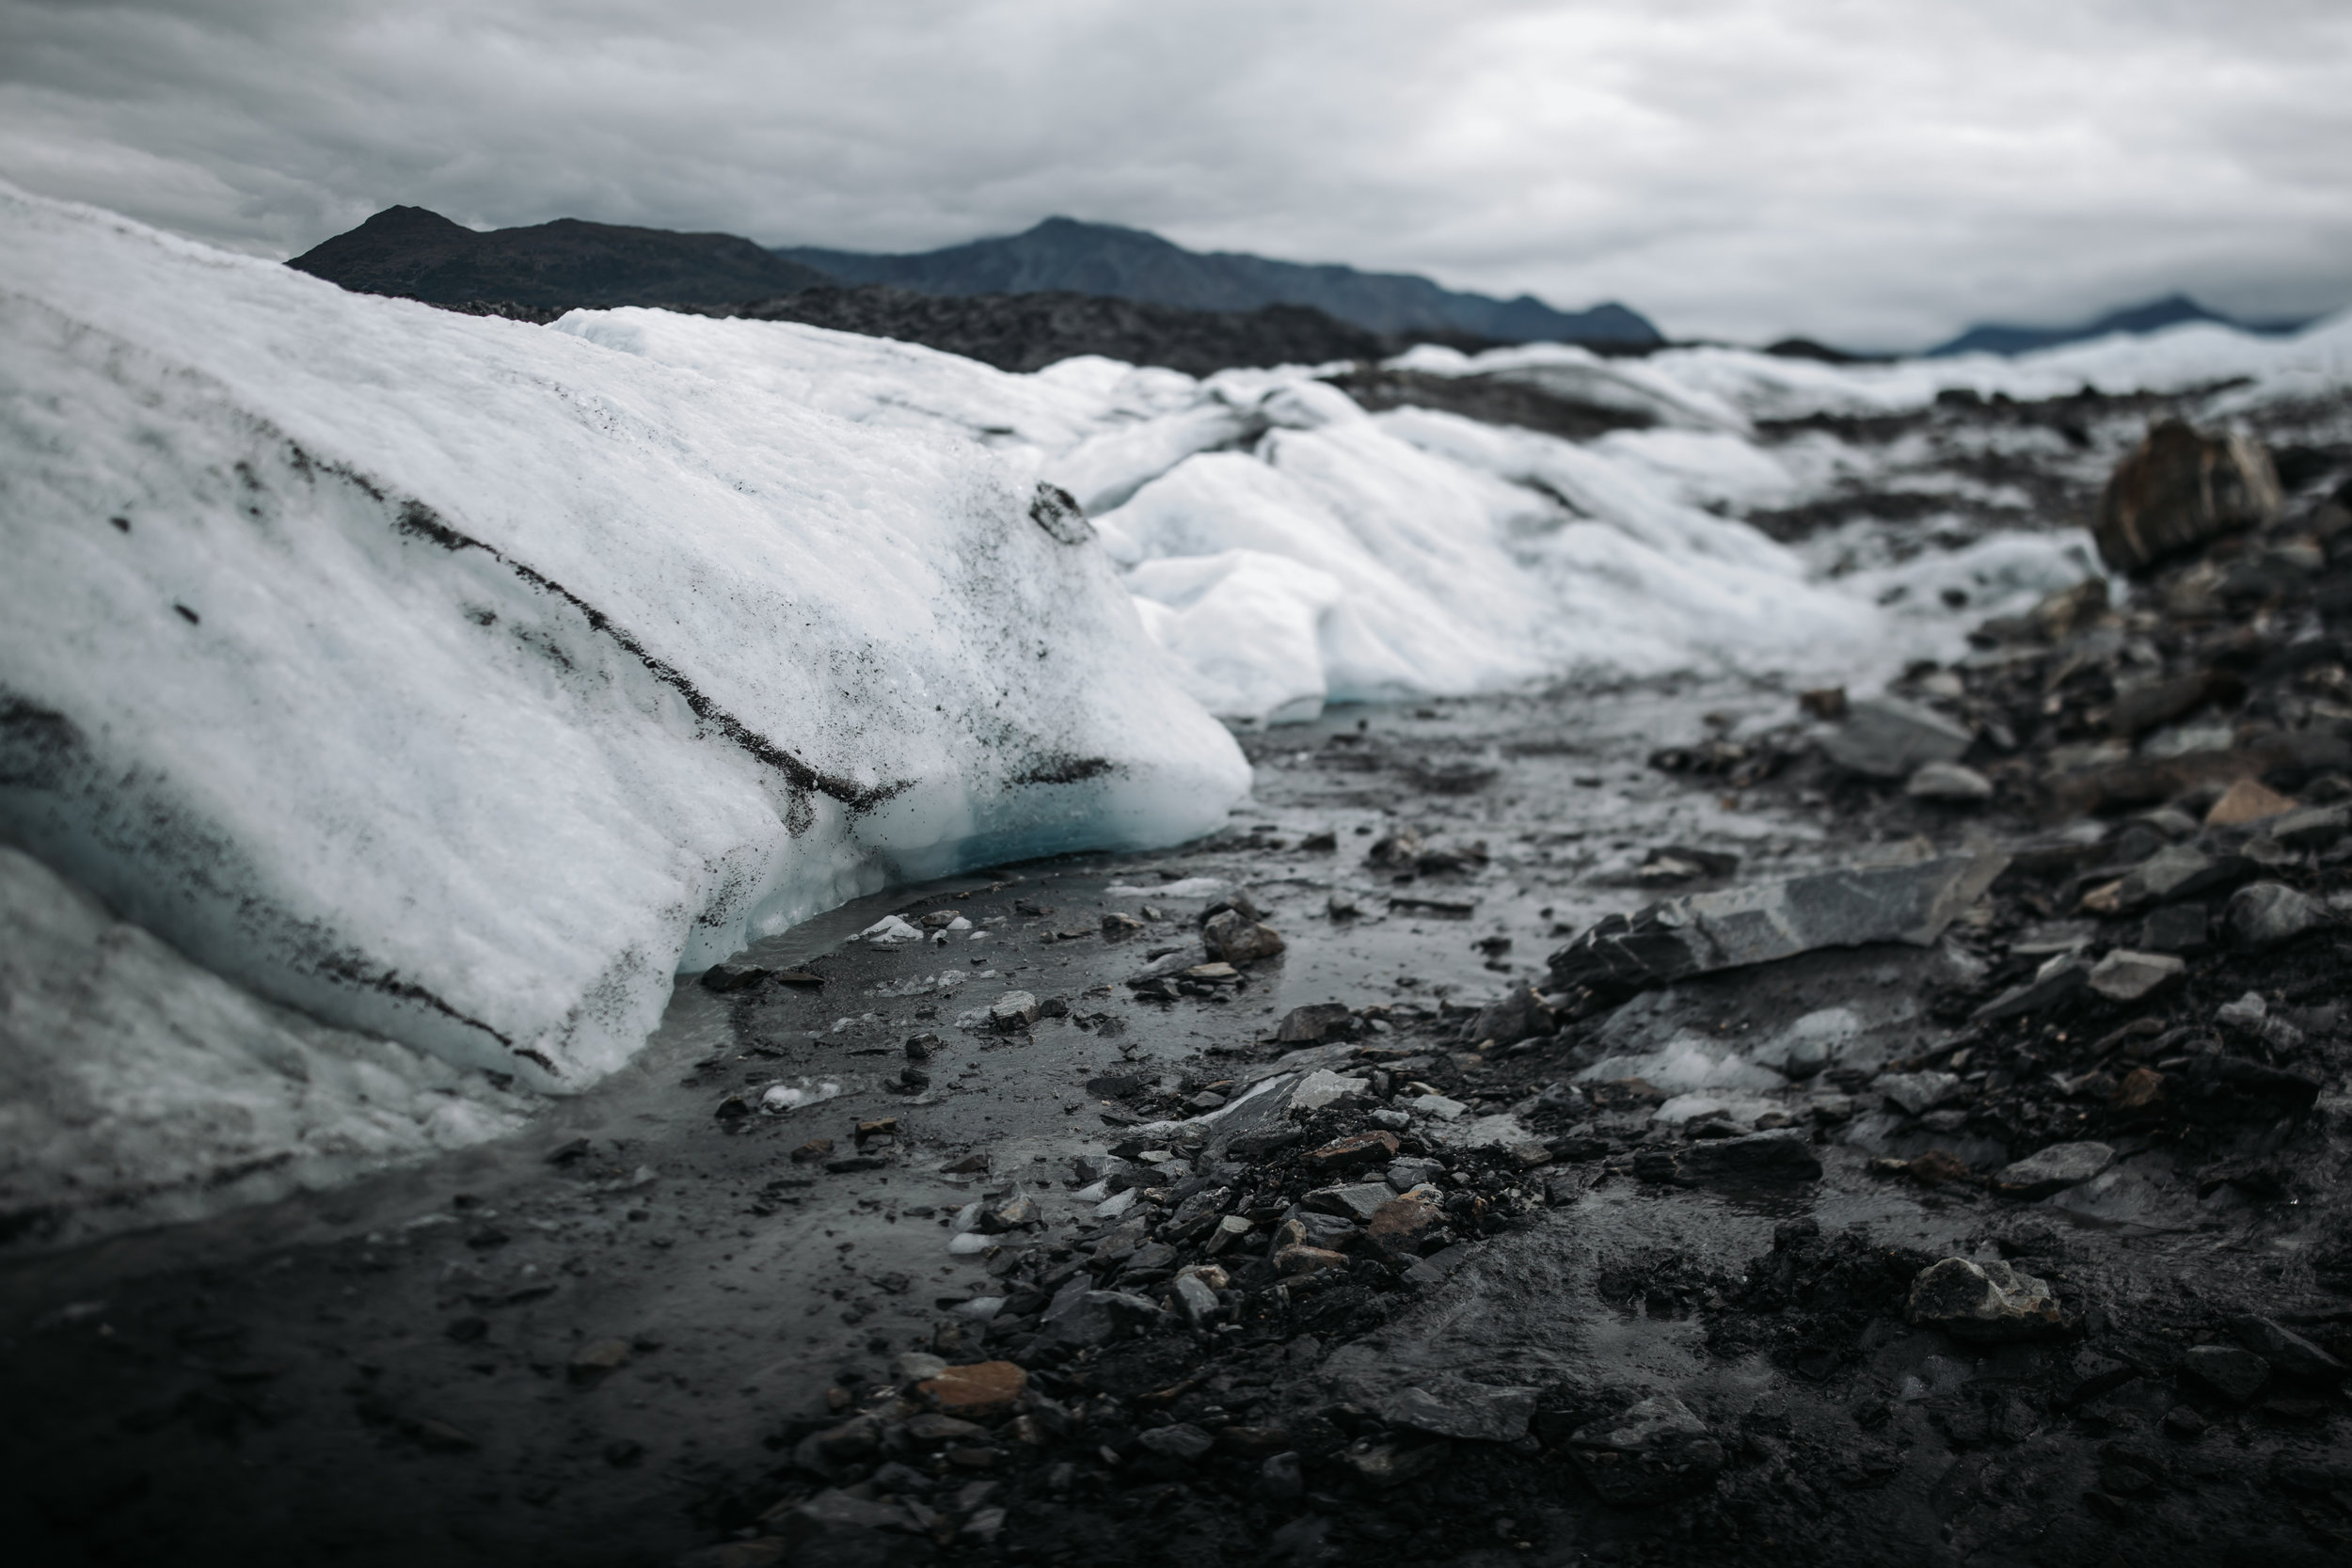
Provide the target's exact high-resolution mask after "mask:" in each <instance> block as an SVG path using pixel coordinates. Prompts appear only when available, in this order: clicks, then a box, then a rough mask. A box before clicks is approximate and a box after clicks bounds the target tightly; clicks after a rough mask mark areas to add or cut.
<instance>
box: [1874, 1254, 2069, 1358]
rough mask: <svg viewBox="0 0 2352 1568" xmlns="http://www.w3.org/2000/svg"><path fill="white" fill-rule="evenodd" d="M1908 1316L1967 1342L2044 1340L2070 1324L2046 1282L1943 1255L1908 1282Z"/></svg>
mask: <svg viewBox="0 0 2352 1568" xmlns="http://www.w3.org/2000/svg"><path fill="white" fill-rule="evenodd" d="M1909 1307H1910V1316H1911V1321H1912V1322H1913V1323H1915V1324H1916V1325H1918V1326H1919V1327H1921V1328H1933V1329H1941V1330H1942V1331H1943V1332H1944V1333H1946V1334H1948V1335H1950V1336H1951V1337H1952V1338H1955V1339H1961V1340H1965V1341H1967V1342H1968V1343H1971V1344H2000V1343H2004V1342H2007V1341H2010V1340H2018V1339H2044V1338H2053V1337H2055V1336H2057V1335H2059V1334H2063V1333H2065V1332H2066V1331H2067V1329H2068V1327H2069V1326H2070V1325H2069V1324H2068V1323H2067V1320H2066V1315H2065V1313H2064V1312H2063V1311H2062V1310H2061V1309H2060V1308H2059V1307H2058V1298H2057V1297H2056V1296H2054V1295H2052V1294H2051V1293H2050V1287H2049V1284H2048V1282H2047V1281H2045V1280H2042V1279H2039V1278H2036V1277H2035V1276H2034V1275H2029V1274H2022V1273H2020V1272H2019V1271H2017V1270H2016V1269H2013V1268H2011V1267H2010V1265H2009V1264H2007V1263H2004V1262H1998V1261H1994V1262H1986V1263H1978V1262H1972V1261H1971V1260H1969V1259H1965V1258H1947V1259H1943V1260H1942V1261H1941V1262H1937V1263H1931V1264H1930V1265H1928V1266H1927V1267H1926V1268H1924V1269H1921V1270H1920V1271H1919V1275H1918V1277H1917V1278H1915V1279H1914V1280H1913V1281H1912V1282H1911V1301H1910V1304H1909Z"/></svg>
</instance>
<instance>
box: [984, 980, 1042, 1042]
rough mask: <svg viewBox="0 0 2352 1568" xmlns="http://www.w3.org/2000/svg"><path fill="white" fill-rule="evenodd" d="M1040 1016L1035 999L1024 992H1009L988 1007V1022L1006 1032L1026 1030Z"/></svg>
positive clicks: (1039, 1009)
mask: <svg viewBox="0 0 2352 1568" xmlns="http://www.w3.org/2000/svg"><path fill="white" fill-rule="evenodd" d="M1040 1015H1041V1008H1040V1007H1039V1005H1038V1000H1037V998H1036V997H1034V996H1032V995H1030V994H1029V993H1028V992H1027V991H1025V990H1009V991H1007V992H1005V994H1004V995H1002V996H1000V997H998V998H997V999H996V1000H995V1001H993V1002H992V1003H990V1004H989V1005H988V1021H989V1022H991V1023H992V1024H994V1025H995V1026H996V1027H997V1028H999V1029H1002V1030H1006V1031H1008V1032H1015V1031H1019V1030H1022V1029H1026V1028H1027V1027H1028V1026H1029V1025H1030V1024H1032V1023H1035V1022H1037V1021H1038V1018H1039V1017H1040Z"/></svg>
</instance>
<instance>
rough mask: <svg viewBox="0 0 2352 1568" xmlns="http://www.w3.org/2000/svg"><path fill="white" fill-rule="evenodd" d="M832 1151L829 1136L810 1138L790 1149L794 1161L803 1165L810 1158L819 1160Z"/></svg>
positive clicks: (831, 1142)
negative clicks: (797, 1146)
mask: <svg viewBox="0 0 2352 1568" xmlns="http://www.w3.org/2000/svg"><path fill="white" fill-rule="evenodd" d="M832 1152H833V1140H832V1139H831V1138H811V1139H809V1140H808V1142H806V1143H804V1144H803V1145H802V1146H801V1147H800V1148H796V1149H794V1150H793V1151H792V1158H793V1160H794V1161H795V1162H796V1163H798V1164H803V1165H804V1164H808V1163H809V1162H810V1161H811V1160H821V1159H823V1158H825V1156H827V1155H828V1154H831V1153H832Z"/></svg>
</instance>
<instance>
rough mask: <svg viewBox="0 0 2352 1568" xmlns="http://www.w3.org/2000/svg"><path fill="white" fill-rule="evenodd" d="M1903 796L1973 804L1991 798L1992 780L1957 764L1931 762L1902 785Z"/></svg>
mask: <svg viewBox="0 0 2352 1568" xmlns="http://www.w3.org/2000/svg"><path fill="white" fill-rule="evenodd" d="M1903 793H1904V794H1906V795H1908V796H1910V797H1911V798H1912V799H1913V800H1941V801H1943V802H1945V803H1946V804H1948V805H1973V804H1975V803H1976V802H1977V801H1979V800H1991V799H1993V781H1992V780H1991V779H1988V778H1986V777H1985V776H1984V775H1983V774H1981V773H1979V772H1978V771H1977V770H1976V769H1975V768H1963V767H1962V766H1961V765H1960V764H1959V763H1956V762H1931V763H1929V764H1928V765H1927V766H1926V767H1924V768H1920V769H1919V770H1918V771H1916V772H1915V773H1913V774H1912V775H1911V780H1910V782H1909V783H1907V784H1904V785H1903Z"/></svg>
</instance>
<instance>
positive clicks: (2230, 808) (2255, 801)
mask: <svg viewBox="0 0 2352 1568" xmlns="http://www.w3.org/2000/svg"><path fill="white" fill-rule="evenodd" d="M2294 809H2295V802H2294V801H2293V800H2288V799H2287V798H2286V797H2285V796H2283V795H2281V794H2280V793H2279V792H2278V791H2277V790H2275V789H2271V788H2269V787H2267V786H2266V785H2265V784H2262V783H2261V781H2259V780H2256V779H2240V780H2238V782H2237V783H2235V784H2232V785H2231V786H2230V787H2229V788H2228V789H2226V790H2224V791H2222V794H2221V799H2220V800H2216V801H2215V802H2214V803H2213V809H2212V810H2210V811H2208V812H2206V813H2205V826H2206V827H2208V828H2242V827H2244V826H2245V825H2246V824H2247V823H2249V822H2265V821H2268V820H2269V819H2270V818H2271V817H2274V816H2285V815H2286V814H2287V813H2289V812H2291V811H2293V810H2294Z"/></svg>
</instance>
